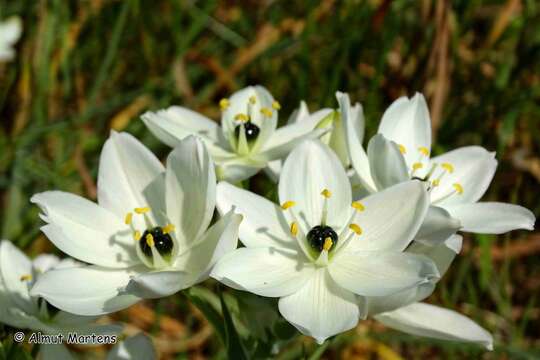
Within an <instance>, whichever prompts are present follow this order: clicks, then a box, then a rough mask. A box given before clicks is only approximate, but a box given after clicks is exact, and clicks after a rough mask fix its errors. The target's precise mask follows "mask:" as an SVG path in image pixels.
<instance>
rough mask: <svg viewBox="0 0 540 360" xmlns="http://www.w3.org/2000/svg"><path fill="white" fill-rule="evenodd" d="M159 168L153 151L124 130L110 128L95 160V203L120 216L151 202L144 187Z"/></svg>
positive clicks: (122, 216)
mask: <svg viewBox="0 0 540 360" xmlns="http://www.w3.org/2000/svg"><path fill="white" fill-rule="evenodd" d="M163 171H165V169H164V168H163V165H162V164H161V163H160V162H159V160H158V159H157V158H156V157H155V155H154V154H152V152H151V151H150V150H148V149H147V148H146V147H145V146H144V145H143V144H142V143H140V142H139V141H138V140H137V139H135V138H134V137H133V136H131V135H130V134H127V133H116V132H114V131H113V132H111V136H110V137H109V139H108V140H107V141H106V142H105V145H104V146H103V150H102V151H101V157H100V161H99V175H98V185H97V187H98V203H99V205H101V206H103V207H104V208H106V209H108V210H110V211H112V212H113V213H115V214H116V215H117V216H118V217H119V218H121V219H123V218H124V216H125V215H126V213H127V212H130V211H133V209H134V208H136V207H144V206H148V205H152V204H150V203H149V198H147V197H146V196H145V195H144V191H145V189H146V187H147V186H148V185H149V184H150V183H152V181H154V179H155V178H156V176H158V175H159V174H160V173H162V172H163ZM150 200H152V199H151V198H150ZM149 216H152V213H149Z"/></svg>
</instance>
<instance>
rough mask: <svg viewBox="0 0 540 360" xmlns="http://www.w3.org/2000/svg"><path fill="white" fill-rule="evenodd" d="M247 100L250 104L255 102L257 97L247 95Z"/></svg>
mask: <svg viewBox="0 0 540 360" xmlns="http://www.w3.org/2000/svg"><path fill="white" fill-rule="evenodd" d="M249 102H250V104H252V105H253V104H255V103H256V102H257V98H256V97H255V96H250V97H249Z"/></svg>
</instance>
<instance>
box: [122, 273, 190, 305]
mask: <svg viewBox="0 0 540 360" xmlns="http://www.w3.org/2000/svg"><path fill="white" fill-rule="evenodd" d="M187 279H188V274H186V273H185V272H182V271H157V272H150V273H145V274H141V275H138V276H134V277H133V278H131V280H130V281H129V283H128V285H127V286H126V290H125V291H126V293H129V294H132V295H134V296H138V297H140V298H143V299H157V298H161V297H165V296H169V295H172V294H174V293H176V292H178V291H180V290H182V289H183V288H185V287H187V286H188V284H187Z"/></svg>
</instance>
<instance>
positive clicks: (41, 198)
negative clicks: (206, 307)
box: [32, 132, 241, 315]
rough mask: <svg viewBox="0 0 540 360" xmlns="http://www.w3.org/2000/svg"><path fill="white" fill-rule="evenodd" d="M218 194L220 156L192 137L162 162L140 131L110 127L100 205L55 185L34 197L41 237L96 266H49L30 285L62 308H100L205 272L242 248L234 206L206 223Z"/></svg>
mask: <svg viewBox="0 0 540 360" xmlns="http://www.w3.org/2000/svg"><path fill="white" fill-rule="evenodd" d="M215 192H216V177H215V173H214V164H213V162H212V160H211V159H210V156H209V154H208V152H207V151H206V148H205V146H204V144H203V143H202V142H201V141H200V140H198V139H196V138H195V137H193V136H190V137H188V138H186V139H185V140H183V141H181V142H180V143H179V145H178V146H177V147H176V148H175V149H174V151H172V152H171V154H170V155H169V157H168V158H167V167H166V168H164V167H163V165H162V164H161V163H160V162H159V160H158V159H157V158H156V157H155V156H154V155H153V154H152V153H151V152H150V151H149V150H148V149H147V148H146V147H144V146H143V145H142V144H141V143H140V142H138V141H137V140H136V139H135V138H134V137H132V136H131V135H129V134H126V133H120V134H118V133H114V132H113V133H112V134H111V137H110V138H109V139H108V140H107V142H106V143H105V145H104V147H103V151H102V154H101V160H100V165H99V177H98V204H96V203H93V202H91V201H89V200H86V199H84V198H82V197H80V196H77V195H73V194H69V193H64V192H59V191H48V192H44V193H40V194H36V195H34V196H33V197H32V202H34V203H36V204H37V205H39V207H40V208H41V209H42V211H43V214H42V219H43V220H44V221H45V222H46V223H47V225H45V226H43V227H42V231H43V232H44V233H45V235H47V237H48V238H49V239H50V240H51V241H52V242H53V243H54V244H55V245H56V246H57V247H58V248H60V249H61V250H62V251H64V252H65V253H67V254H69V255H71V256H72V257H74V258H77V259H79V260H81V261H84V262H86V263H89V264H92V265H91V266H85V267H80V268H76V269H70V270H54V271H50V272H48V273H47V274H45V275H44V276H43V277H41V278H40V279H39V281H38V282H37V283H36V284H35V285H34V287H33V289H32V293H33V294H35V295H36V296H42V297H44V298H45V299H47V301H49V302H50V303H52V304H53V305H54V306H56V307H59V308H61V309H65V310H67V311H70V312H73V313H77V314H86V315H96V314H103V313H109V312H113V311H117V310H119V309H123V308H126V307H128V306H130V305H132V304H133V303H135V302H137V301H139V300H140V299H141V298H157V297H162V296H167V295H170V294H173V293H175V292H177V291H178V290H180V289H184V288H187V287H189V286H191V285H193V284H195V283H197V282H200V281H202V280H204V279H205V278H206V277H207V275H208V273H209V271H210V269H211V267H212V266H213V264H214V263H215V262H216V261H217V259H219V258H220V257H221V256H222V255H224V254H225V253H227V252H228V251H231V250H233V249H235V248H236V245H237V236H238V225H239V223H240V221H241V216H240V215H237V214H234V212H233V211H230V212H228V213H227V214H225V215H224V216H223V217H222V218H221V219H220V220H219V221H218V222H216V223H215V224H214V225H212V226H211V227H208V226H209V224H210V221H211V220H212V216H213V213H214V207H215Z"/></svg>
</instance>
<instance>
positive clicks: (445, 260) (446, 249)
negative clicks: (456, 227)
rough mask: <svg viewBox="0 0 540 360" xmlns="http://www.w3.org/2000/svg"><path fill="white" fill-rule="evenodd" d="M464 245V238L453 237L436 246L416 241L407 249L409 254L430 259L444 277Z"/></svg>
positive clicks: (459, 236)
mask: <svg viewBox="0 0 540 360" xmlns="http://www.w3.org/2000/svg"><path fill="white" fill-rule="evenodd" d="M462 244H463V237H461V235H452V236H450V237H449V238H448V239H446V240H445V241H444V242H443V243H440V244H437V245H435V246H433V245H430V246H428V245H424V244H422V243H418V242H416V241H415V242H413V243H412V244H411V246H409V247H408V248H407V252H410V253H413V254H421V255H425V256H427V257H429V258H430V259H431V260H433V262H434V263H435V265H436V266H437V269H438V270H439V273H440V274H441V276H443V275H444V274H445V273H446V271H447V270H448V268H449V267H450V264H451V263H452V261H453V260H454V258H455V257H456V255H457V254H459V252H460V251H461V246H462ZM418 300H420V299H418Z"/></svg>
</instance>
